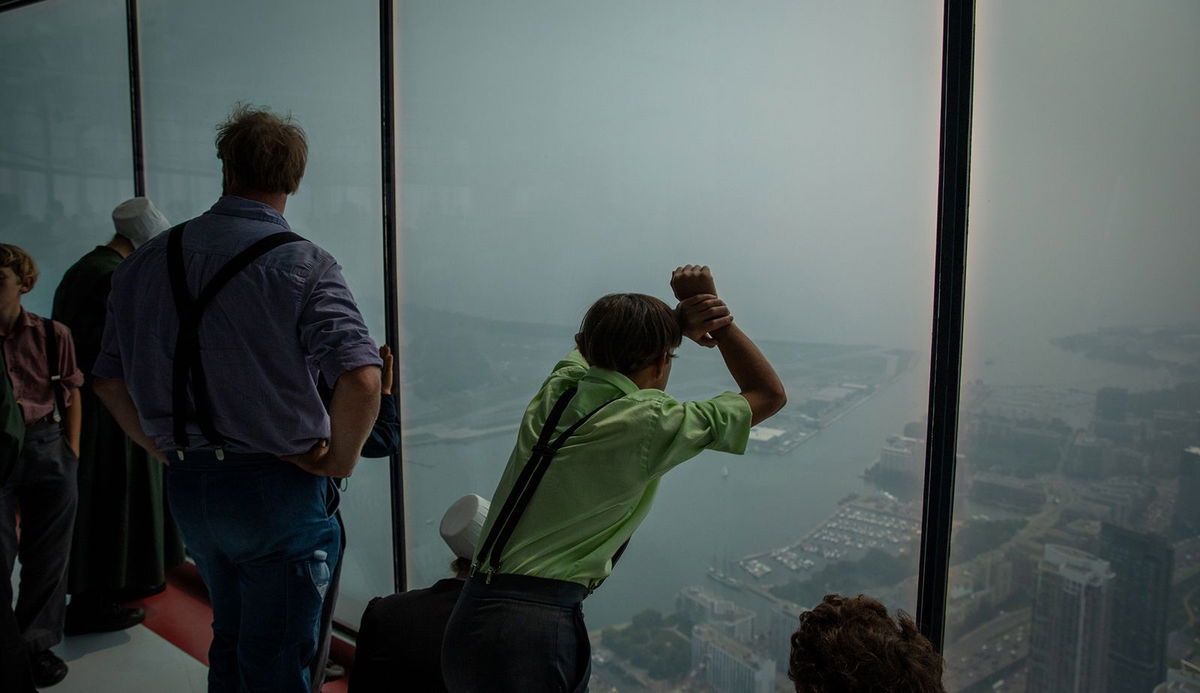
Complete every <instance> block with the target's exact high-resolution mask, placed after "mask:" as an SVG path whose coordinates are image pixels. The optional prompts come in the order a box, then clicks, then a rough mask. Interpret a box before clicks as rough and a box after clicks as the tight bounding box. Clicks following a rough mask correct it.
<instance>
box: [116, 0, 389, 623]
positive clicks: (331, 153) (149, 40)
mask: <svg viewBox="0 0 1200 693" xmlns="http://www.w3.org/2000/svg"><path fill="white" fill-rule="evenodd" d="M140 5H141V13H142V64H143V74H144V84H145V87H144V89H145V117H146V125H145V127H146V157H147V165H146V171H147V188H148V194H149V196H150V197H151V198H153V199H154V200H155V202H156V203H157V204H158V205H159V207H160V208H161V209H162V210H163V211H164V213H165V214H166V215H167V216H168V217H169V218H170V219H171V220H172V221H177V220H183V219H187V218H190V217H193V216H196V215H198V214H201V213H202V212H204V211H205V210H207V209H208V208H209V207H210V206H211V205H212V204H213V202H215V201H216V199H217V197H218V196H219V195H220V193H221V168H220V162H219V161H217V158H216V147H215V146H214V144H213V140H214V137H215V135H216V125H217V123H219V122H220V121H221V120H223V119H224V117H225V116H226V115H227V114H228V113H229V111H230V109H231V108H232V107H233V106H234V104H236V103H238V102H244V103H251V104H258V105H265V106H269V107H270V108H272V109H273V110H275V111H276V112H281V113H291V114H292V115H293V116H295V118H296V120H297V121H298V122H299V123H300V124H301V125H302V126H303V127H304V129H305V130H306V131H307V133H308V141H309V157H308V169H307V172H306V174H305V176H304V180H303V181H302V182H301V184H300V190H299V192H298V193H297V194H296V195H295V196H293V197H292V198H291V199H289V201H288V204H287V210H286V217H287V219H288V222H289V223H290V224H291V226H292V228H293V230H295V231H296V232H297V233H299V234H300V235H302V236H304V237H305V238H308V239H310V240H312V241H313V242H315V243H317V244H319V245H320V246H322V247H323V248H325V249H326V250H328V251H329V252H331V253H332V254H333V255H334V257H336V258H337V259H338V261H339V262H340V264H341V265H342V270H343V272H344V273H345V275H346V278H347V280H348V281H349V283H350V288H351V290H352V291H353V292H354V296H355V298H356V299H357V301H358V305H359V308H360V309H361V310H362V313H363V315H364V316H365V317H366V320H367V326H368V327H369V328H370V329H371V332H372V334H373V335H374V336H375V338H376V340H377V341H379V342H382V341H383V337H384V329H383V321H384V315H383V310H384V309H383V295H384V294H383V292H384V287H383V260H382V253H381V251H382V248H383V237H382V228H383V225H382V215H381V209H382V203H381V198H382V193H381V184H380V175H379V171H380V149H381V145H380V128H379V41H378V36H379V29H378V12H379V9H378V6H377V5H376V4H374V3H363V2H357V3H329V2H315V1H310V2H285V1H283V0H273V1H271V2H254V3H244V2H237V1H235V0H220V1H218V2H204V3H194V2H180V1H178V0H144V1H143V2H142V3H140ZM388 489H389V484H388V466H387V462H386V460H363V461H362V462H361V463H360V465H359V467H358V469H357V471H356V472H355V474H354V477H353V478H352V479H351V480H350V482H349V488H348V490H347V492H346V493H345V494H344V496H343V500H342V517H343V519H344V520H345V525H346V532H347V534H348V546H349V548H348V550H347V553H346V558H345V563H344V565H343V572H342V590H341V594H340V597H339V601H338V611H337V617H338V618H339V619H341V620H343V621H346V622H349V623H352V624H356V623H357V622H358V618H359V616H360V615H361V614H362V610H363V608H364V606H365V604H366V600H368V599H369V598H371V597H373V596H376V595H380V594H389V593H391V592H392V589H393V587H392V549H391V536H392V535H391V526H390V524H391V523H390V522H389V520H388V518H390V516H391V515H390V513H391V510H390V507H391V506H390V503H391V501H390V499H389V494H388Z"/></svg>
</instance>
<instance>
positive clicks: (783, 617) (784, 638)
mask: <svg viewBox="0 0 1200 693" xmlns="http://www.w3.org/2000/svg"><path fill="white" fill-rule="evenodd" d="M805 611H806V609H805V608H804V607H802V606H800V605H799V604H794V603H792V602H787V601H780V602H776V603H775V604H774V605H773V606H772V607H771V620H770V624H769V625H768V627H767V638H768V641H769V642H768V643H767V648H766V650H767V652H769V653H770V654H771V656H772V657H774V658H775V661H776V662H786V661H788V658H789V656H790V655H791V652H792V633H795V632H796V629H797V628H799V627H800V615H801V614H803V613H804V612H805Z"/></svg>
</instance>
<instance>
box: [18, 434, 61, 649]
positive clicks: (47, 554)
mask: <svg viewBox="0 0 1200 693" xmlns="http://www.w3.org/2000/svg"><path fill="white" fill-rule="evenodd" d="M78 465H79V460H77V459H76V458H75V454H74V453H73V452H71V450H70V449H69V448H68V447H67V441H66V439H64V438H63V437H62V431H61V429H60V428H59V425H58V424H56V423H52V422H51V423H41V424H32V425H30V426H28V427H27V428H26V429H25V447H24V450H22V452H21V460H20V462H18V463H17V468H16V469H15V470H14V471H13V474H12V477H10V478H9V480H8V482H7V483H5V484H4V486H3V487H2V488H0V561H3V563H2V564H0V568H3V571H4V573H3V579H0V600H4V602H5V603H9V604H11V603H12V596H13V595H12V584H11V579H10V576H11V575H12V571H13V566H14V565H15V562H16V560H17V558H18V557H19V558H20V559H21V577H20V586H19V589H18V591H17V605H16V609H15V613H16V617H17V626H18V628H19V629H20V631H21V635H22V637H23V638H24V640H25V645H26V647H27V648H28V649H29V651H30V652H40V651H41V650H45V649H48V648H50V647H52V646H54V645H57V644H58V643H59V642H61V641H62V637H63V620H64V619H65V618H66V613H67V612H66V610H67V558H68V557H69V556H70V554H71V535H72V532H73V531H74V529H75V506H76V504H77V503H78V491H77V488H76V472H77V467H78ZM18 509H20V512H21V539H20V542H18V541H17V510H18Z"/></svg>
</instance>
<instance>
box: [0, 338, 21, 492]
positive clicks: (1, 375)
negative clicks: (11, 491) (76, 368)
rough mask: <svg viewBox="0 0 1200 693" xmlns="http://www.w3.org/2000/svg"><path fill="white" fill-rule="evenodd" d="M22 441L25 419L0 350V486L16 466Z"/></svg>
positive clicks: (2, 351) (2, 352)
mask: <svg viewBox="0 0 1200 693" xmlns="http://www.w3.org/2000/svg"><path fill="white" fill-rule="evenodd" d="M24 439H25V418H24V417H23V416H22V415H21V407H19V406H17V398H16V396H15V395H13V389H12V381H11V380H9V377H8V365H7V364H5V363H4V350H3V349H0V486H2V485H4V482H5V481H7V480H8V477H9V476H10V475H11V474H12V471H13V469H14V468H15V467H16V466H17V458H19V457H20V456H21V443H22V442H23V441H24Z"/></svg>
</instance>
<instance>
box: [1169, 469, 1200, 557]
mask: <svg viewBox="0 0 1200 693" xmlns="http://www.w3.org/2000/svg"><path fill="white" fill-rule="evenodd" d="M1171 534H1172V538H1174V539H1175V540H1176V541H1178V540H1180V539H1190V538H1192V537H1195V536H1197V535H1200V446H1192V447H1188V448H1184V450H1183V452H1182V453H1181V454H1180V456H1179V499H1178V500H1177V501H1176V502H1175V522H1174V523H1173V525H1172V527H1171Z"/></svg>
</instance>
